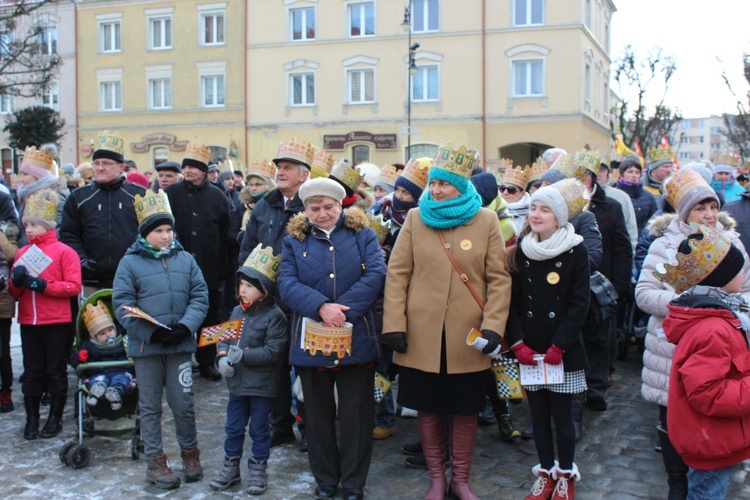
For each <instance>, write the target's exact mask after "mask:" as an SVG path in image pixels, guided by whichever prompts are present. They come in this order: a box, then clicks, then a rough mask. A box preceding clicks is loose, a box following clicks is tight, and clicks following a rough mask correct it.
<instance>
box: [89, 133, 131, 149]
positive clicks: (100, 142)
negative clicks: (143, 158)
mask: <svg viewBox="0 0 750 500" xmlns="http://www.w3.org/2000/svg"><path fill="white" fill-rule="evenodd" d="M124 148H125V141H123V140H122V136H120V132H118V131H114V132H110V131H109V130H103V131H101V132H99V137H98V138H97V139H96V147H95V148H94V149H95V150H98V149H104V150H107V151H112V152H113V153H117V154H119V155H121V154H122V151H123V149H124Z"/></svg>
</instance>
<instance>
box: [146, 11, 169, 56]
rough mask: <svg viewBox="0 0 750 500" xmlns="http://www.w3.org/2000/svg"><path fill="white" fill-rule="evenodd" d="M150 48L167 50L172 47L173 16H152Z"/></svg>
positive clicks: (149, 22) (149, 24) (150, 20)
mask: <svg viewBox="0 0 750 500" xmlns="http://www.w3.org/2000/svg"><path fill="white" fill-rule="evenodd" d="M148 34H149V48H151V50H166V49H171V48H172V17H171V16H166V17H151V18H149V20H148Z"/></svg>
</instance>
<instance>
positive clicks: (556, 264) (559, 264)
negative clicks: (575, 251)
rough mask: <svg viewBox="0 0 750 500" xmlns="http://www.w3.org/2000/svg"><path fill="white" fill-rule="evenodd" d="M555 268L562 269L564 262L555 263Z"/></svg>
mask: <svg viewBox="0 0 750 500" xmlns="http://www.w3.org/2000/svg"><path fill="white" fill-rule="evenodd" d="M555 267H556V268H558V269H560V268H561V267H562V262H560V261H557V262H555Z"/></svg>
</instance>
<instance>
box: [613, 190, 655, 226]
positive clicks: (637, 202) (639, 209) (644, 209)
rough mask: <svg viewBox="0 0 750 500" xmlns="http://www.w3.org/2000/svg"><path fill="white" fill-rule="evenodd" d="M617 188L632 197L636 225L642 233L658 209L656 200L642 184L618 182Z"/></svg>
mask: <svg viewBox="0 0 750 500" xmlns="http://www.w3.org/2000/svg"><path fill="white" fill-rule="evenodd" d="M615 187H617V189H619V190H620V191H624V192H626V193H627V194H628V196H630V200H631V201H632V202H633V209H634V210H635V223H636V224H637V225H638V232H639V233H640V232H641V231H643V229H644V228H645V227H646V223H648V221H649V219H651V217H652V216H653V215H654V213H656V210H657V209H658V207H657V205H656V198H655V197H654V195H652V194H651V193H649V192H648V191H646V190H645V189H643V185H641V184H623V183H622V182H618V183H617V184H616V186H615Z"/></svg>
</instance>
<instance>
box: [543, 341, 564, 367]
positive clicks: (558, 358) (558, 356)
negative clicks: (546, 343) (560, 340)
mask: <svg viewBox="0 0 750 500" xmlns="http://www.w3.org/2000/svg"><path fill="white" fill-rule="evenodd" d="M563 353H564V351H563V350H562V349H560V348H559V347H557V346H556V345H553V346H550V348H549V349H547V353H546V354H545V355H544V362H545V363H547V364H548V365H559V364H560V363H562V357H563Z"/></svg>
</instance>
